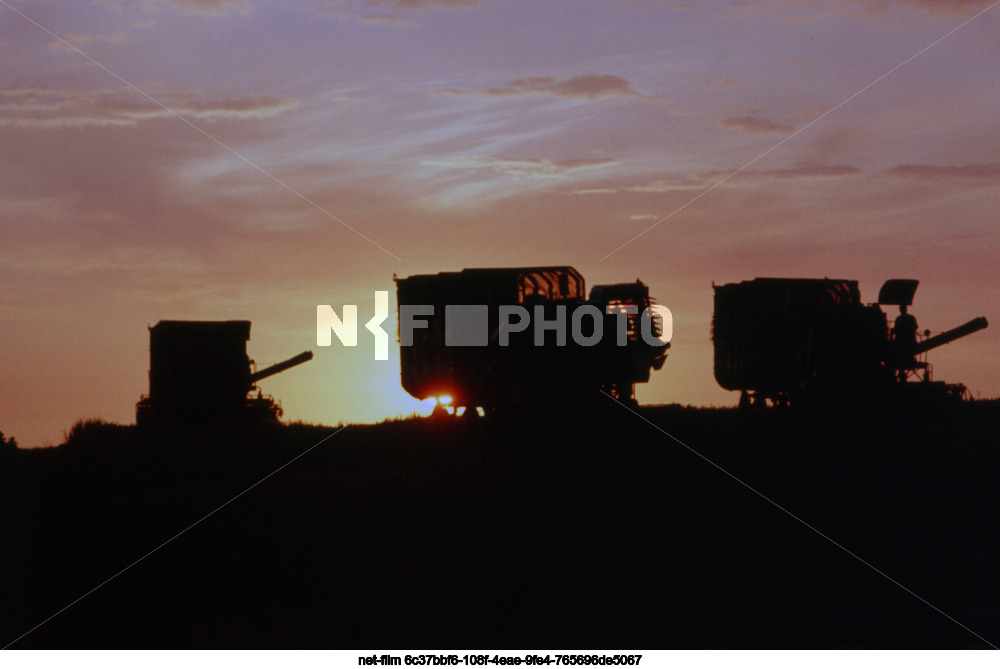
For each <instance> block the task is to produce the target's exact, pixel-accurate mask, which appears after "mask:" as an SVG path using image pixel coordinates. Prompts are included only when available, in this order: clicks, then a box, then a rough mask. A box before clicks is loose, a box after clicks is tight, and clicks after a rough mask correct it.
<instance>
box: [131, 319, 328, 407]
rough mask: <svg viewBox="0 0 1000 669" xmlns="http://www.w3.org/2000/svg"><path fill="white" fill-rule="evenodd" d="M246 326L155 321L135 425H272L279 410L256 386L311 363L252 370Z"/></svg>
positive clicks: (293, 361) (302, 358)
mask: <svg viewBox="0 0 1000 669" xmlns="http://www.w3.org/2000/svg"><path fill="white" fill-rule="evenodd" d="M249 339H250V321H160V322H159V323H157V324H156V325H154V326H152V327H150V328H149V395H144V396H143V397H142V398H141V399H140V400H139V402H138V404H137V405H136V422H137V423H138V424H140V425H146V424H151V423H207V422H213V421H227V420H229V421H231V420H242V421H245V420H261V421H275V420H277V419H278V418H280V416H281V405H280V404H278V403H277V402H275V401H274V400H273V399H272V398H271V397H269V396H266V395H264V394H263V393H262V392H261V391H260V390H259V389H258V388H257V387H256V383H257V382H258V381H260V380H262V379H265V378H267V377H269V376H273V375H274V374H277V373H279V372H283V371H285V370H286V369H289V368H290V367H294V366H296V365H299V364H302V363H303V362H306V361H308V360H311V359H312V352H310V351H305V352H303V353H300V354H299V355H297V356H295V357H293V358H290V359H288V360H286V361H284V362H280V363H278V364H276V365H272V366H270V367H267V368H265V369H262V370H259V371H255V367H256V365H255V363H254V362H253V361H252V360H251V359H250V358H249V356H248V355H247V351H246V343H247V341H249Z"/></svg>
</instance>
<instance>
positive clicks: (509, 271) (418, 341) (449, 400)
mask: <svg viewBox="0 0 1000 669" xmlns="http://www.w3.org/2000/svg"><path fill="white" fill-rule="evenodd" d="M394 279H395V281H396V290H397V298H398V304H399V323H400V331H399V334H400V367H401V376H402V385H403V388H404V389H405V390H406V391H407V392H408V393H410V394H411V395H412V396H414V397H416V398H417V399H419V400H424V399H428V398H435V399H437V400H438V405H437V406H436V407H435V411H436V412H437V413H439V414H440V413H442V412H443V411H445V409H444V408H443V406H444V405H450V406H451V407H452V409H451V410H452V411H454V413H455V414H456V415H459V414H463V410H464V415H466V416H469V417H475V416H479V415H486V414H491V413H494V412H496V411H501V412H502V411H519V410H523V409H532V410H537V409H553V410H557V409H561V408H567V407H572V406H574V405H579V404H580V403H582V402H587V401H588V400H589V401H593V398H595V397H599V395H598V393H599V392H601V391H604V392H605V393H607V394H608V395H610V396H612V397H614V398H616V399H618V400H621V401H624V402H631V403H634V390H635V384H636V383H644V382H646V381H648V380H649V376H650V373H651V370H653V369H660V368H661V367H662V366H663V363H664V360H665V359H666V355H667V354H666V350H667V348H669V346H670V344H669V343H667V342H666V341H664V340H666V339H669V337H666V336H663V323H662V320H661V319H660V318H659V317H657V316H654V315H652V311H647V310H649V309H650V307H651V306H652V304H653V302H652V300H651V298H650V296H649V288H648V287H647V286H646V284H644V283H642V282H641V281H638V280H637V281H636V282H635V283H622V284H612V285H602V286H594V287H593V289H592V290H591V291H590V296H589V299H588V298H587V295H586V291H585V285H584V279H583V276H581V275H580V273H579V272H578V271H576V270H575V269H573V268H572V267H522V268H502V269H465V270H462V271H461V272H441V273H440V274H424V275H418V276H411V277H408V278H405V279H400V278H396V277H394ZM412 305H423V306H422V308H417V309H416V310H415V311H414V312H413V313H407V309H409V308H411V307H412ZM456 307H458V308H457V309H456ZM581 307H583V308H584V310H583V311H581V312H580V313H579V314H577V310H578V309H580V308H581ZM421 309H422V312H421ZM511 309H514V310H518V309H519V310H520V312H521V314H522V315H523V314H529V315H530V320H531V322H530V324H529V323H527V322H523V321H521V322H518V323H517V324H515V325H514V326H508V325H507V324H509V323H511V320H509V319H508V318H507V317H506V316H505V315H504V314H506V313H508V312H509V311H510V310H511ZM504 310H507V311H504ZM584 311H585V312H587V317H581V316H583V312H584ZM418 312H420V313H418ZM626 312H629V313H626ZM414 313H415V314H416V315H413V314H414ZM560 313H562V314H563V316H562V318H563V321H562V324H563V326H564V328H563V332H562V333H560V332H558V331H557V330H558V329H559V328H556V327H551V328H549V327H547V326H546V325H545V324H552V323H555V322H558V320H559V318H560V316H559V314H560ZM501 319H503V320H501ZM598 321H600V323H598ZM644 321H647V322H645V324H644ZM644 325H645V327H646V328H647V335H648V336H647V337H645V338H644V337H643V336H642V329H641V328H642V327H643V326H644ZM574 327H578V329H579V333H581V334H583V335H585V336H586V337H588V338H589V339H588V340H587V341H586V342H585V341H583V339H581V337H577V336H573V334H572V332H570V331H571V330H573V329H574ZM598 327H599V328H601V331H602V333H603V336H600V337H597V336H594V334H595V331H596V329H597V328H598ZM540 329H541V330H542V331H541V333H540V334H539V330H540ZM537 337H540V339H539V338H537ZM656 337H658V338H659V339H655V340H653V342H652V343H650V342H649V341H647V340H649V339H652V338H656Z"/></svg>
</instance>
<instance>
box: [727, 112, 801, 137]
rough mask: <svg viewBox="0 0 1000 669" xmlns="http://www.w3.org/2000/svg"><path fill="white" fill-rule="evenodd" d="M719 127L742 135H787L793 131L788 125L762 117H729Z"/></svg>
mask: <svg viewBox="0 0 1000 669" xmlns="http://www.w3.org/2000/svg"><path fill="white" fill-rule="evenodd" d="M721 125H722V127H723V128H728V129H732V130H738V131H739V132H740V133H741V134H743V135H769V134H774V133H779V134H787V133H790V132H794V131H795V128H793V127H792V126H790V125H783V124H780V123H775V122H774V121H772V120H770V119H768V118H765V117H763V116H750V115H746V116H730V117H729V118H726V119H724V120H723V121H722V123H721Z"/></svg>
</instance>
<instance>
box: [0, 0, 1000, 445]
mask: <svg viewBox="0 0 1000 669" xmlns="http://www.w3.org/2000/svg"><path fill="white" fill-rule="evenodd" d="M984 10H986V11H984ZM970 19H971V20H970ZM956 29H957V30H956ZM951 31H954V32H951ZM949 33H950V34H949ZM998 36H1000V7H997V8H992V7H991V2H989V1H980V0H960V1H933V2H932V1H931V0H764V1H763V2H757V3H744V2H735V1H721V0H720V1H707V2H698V3H686V2H665V1H664V2H660V1H653V0H649V1H642V0H634V1H627V0H618V1H614V0H574V1H573V2H570V1H569V0H547V1H546V2H531V1H529V0H492V1H490V0H342V1H337V0H326V1H324V0H293V1H292V2H284V3H263V2H258V1H256V0H141V1H139V2H124V1H123V0H94V1H93V2H89V3H67V2H62V1H57V0H24V1H19V0H0V285H2V286H3V288H2V290H0V342H2V346H0V430H2V431H3V432H4V433H5V434H6V435H8V436H11V435H13V436H14V437H16V438H17V440H18V442H19V443H20V444H21V445H22V446H43V445H50V444H58V443H60V442H61V441H62V438H63V434H64V431H65V430H67V429H68V428H69V427H70V426H71V425H72V424H73V423H74V422H75V421H77V420H79V419H82V418H90V417H102V418H104V419H107V420H112V421H117V422H125V423H129V422H133V421H134V416H135V403H136V401H137V400H138V399H139V397H140V395H141V394H143V393H145V392H147V390H148V383H147V370H148V367H149V360H148V332H147V329H146V328H147V325H152V324H155V323H156V322H157V321H159V320H164V319H206V320H226V319H244V320H251V321H252V322H253V329H252V332H251V340H250V342H249V344H248V351H249V353H250V356H251V357H252V358H254V359H255V360H256V361H258V362H259V363H261V364H262V365H263V364H266V363H271V362H277V361H280V360H283V359H285V358H288V357H290V356H292V355H294V354H296V353H298V352H300V351H303V350H306V349H309V350H313V351H314V352H315V354H316V355H315V359H314V360H313V361H311V362H309V363H308V364H306V365H303V366H301V367H297V368H295V369H294V370H290V371H288V372H286V373H283V374H280V375H278V376H275V377H272V378H270V379H267V380H266V381H263V382H261V387H262V388H263V389H264V391H265V392H267V393H271V394H273V395H275V396H276V397H277V398H280V399H281V401H282V403H283V405H284V409H285V418H286V419H289V420H296V419H301V420H304V421H308V422H319V423H328V424H336V423H338V422H341V421H343V422H350V421H354V420H361V421H363V422H374V421H377V420H380V419H382V418H385V417H386V416H395V415H407V414H410V413H412V412H413V411H417V410H423V411H426V408H425V407H424V405H422V404H421V403H419V402H417V401H416V400H414V399H412V398H410V397H409V396H407V395H406V393H405V392H403V391H402V390H401V388H400V385H399V356H398V350H395V351H394V350H392V349H390V359H389V360H388V361H376V360H375V359H374V357H375V346H374V342H373V339H372V338H371V337H370V336H367V333H365V332H362V333H361V335H360V337H359V343H360V345H359V346H358V347H357V348H345V347H342V346H337V345H334V346H332V347H330V348H320V347H317V346H316V330H315V314H316V311H315V310H316V305H317V304H330V305H333V306H334V307H335V308H337V309H338V310H339V309H340V306H341V305H344V304H357V305H358V307H359V318H360V319H361V320H362V322H364V321H366V320H367V319H368V318H369V317H370V316H371V315H372V313H373V311H374V292H375V291H380V290H386V291H389V292H390V311H392V310H394V309H395V287H394V284H393V280H392V277H393V274H397V275H399V276H400V277H405V276H410V275H413V274H423V273H433V272H439V271H453V270H459V269H462V268H465V267H500V266H530V265H572V266H574V267H576V268H577V269H578V270H580V272H581V273H582V274H583V275H584V277H586V279H587V281H588V284H589V285H593V284H595V283H615V282H624V281H633V280H635V279H636V278H641V279H642V280H643V281H645V282H646V283H647V284H649V285H650V287H651V293H652V294H653V295H654V296H655V297H656V298H657V299H658V301H659V302H660V303H661V304H664V305H666V306H668V307H669V308H670V309H671V310H672V312H673V316H674V340H673V347H672V348H671V350H670V355H669V357H668V359H667V361H666V364H665V366H664V368H663V370H662V371H660V372H656V373H654V375H653V380H652V382H651V383H649V384H647V385H645V386H643V387H640V388H639V390H638V398H639V400H640V401H641V402H643V403H666V402H680V403H684V404H702V405H708V404H715V405H734V404H735V403H736V400H737V399H738V398H737V396H736V394H735V393H730V392H727V391H724V390H722V389H721V388H720V387H719V386H718V384H717V383H716V382H715V379H714V377H713V372H712V345H711V339H710V322H711V317H712V283H713V282H715V283H727V282H732V281H740V280H744V279H752V278H754V277H757V276H795V277H823V276H827V277H831V278H845V279H857V280H859V281H860V284H861V290H862V297H863V298H864V299H865V301H874V300H875V299H876V296H877V291H878V289H879V287H880V286H881V284H882V282H883V281H884V280H885V279H888V278H897V277H898V278H916V279H920V281H921V284H920V289H919V290H918V291H917V294H916V299H915V301H914V307H913V308H912V310H911V312H912V313H913V314H914V315H915V316H916V317H917V319H918V321H919V324H920V328H921V329H924V328H929V329H931V330H933V331H940V330H944V329H947V328H950V327H953V326H955V325H958V324H960V323H963V322H965V321H967V320H969V319H970V318H972V317H975V316H986V317H987V318H988V319H989V320H990V321H992V323H993V326H992V327H991V328H990V329H987V330H986V331H985V332H980V333H976V334H974V335H972V336H970V337H969V338H967V339H964V340H962V341H960V342H955V343H953V344H950V345H948V346H946V347H944V348H942V349H940V350H937V351H935V352H934V353H932V355H931V357H930V360H931V362H932V363H933V364H934V368H935V376H936V378H939V379H943V380H946V381H951V382H963V383H965V384H966V385H968V386H969V389H970V390H971V391H972V392H973V394H974V395H976V394H978V395H981V396H984V397H986V396H998V395H1000V345H998V344H1000V317H998V314H997V305H998V304H1000V281H998V276H997V272H998V268H1000V225H998V221H997V204H998V202H1000V126H998V124H997V118H1000V95H998V92H1000V68H998V67H997V63H998V62H1000V39H998ZM942 37H943V39H941V38H942ZM939 39H940V41H937V40H939ZM936 41H937V42H936ZM928 47H929V48H928ZM924 49H926V50H925V51H923V52H922V50H924ZM921 52H922V53H921ZM911 58H912V60H910V59H911ZM907 61H908V62H907ZM904 63H905V64H904ZM901 64H902V67H899V68H898V69H895V70H894V68H897V66H900V65H901ZM887 74H888V76H884V75H887ZM883 76H884V78H882V77H883ZM880 78H881V79H880ZM873 82H875V83H873ZM869 84H872V85H871V86H870V87H868V88H867V89H866V88H865V87H867V86H869ZM863 89H864V90H863ZM855 94H857V95H855ZM852 96H853V97H852ZM783 140H787V141H784V142H783ZM699 196H700V197H699ZM695 198H697V199H696V200H695ZM692 200H694V201H692ZM680 207H683V209H680V210H679V211H677V210H678V208H680ZM668 215H669V218H666V220H662V219H664V217H667V216H668ZM651 226H653V227H651ZM637 235H641V236H639V237H637ZM630 240H631V241H630ZM588 287H589V286H588ZM889 313H890V314H894V311H892V310H891V309H890V311H889ZM386 329H387V330H389V331H390V332H393V333H394V331H395V315H394V314H393V316H392V317H391V318H390V320H389V321H387V323H386ZM392 340H393V341H394V337H393V338H392Z"/></svg>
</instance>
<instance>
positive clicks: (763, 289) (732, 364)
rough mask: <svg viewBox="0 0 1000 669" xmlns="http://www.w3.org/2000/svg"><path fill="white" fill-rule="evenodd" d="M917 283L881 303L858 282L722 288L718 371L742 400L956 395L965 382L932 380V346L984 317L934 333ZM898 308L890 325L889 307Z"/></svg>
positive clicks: (896, 286) (782, 402)
mask: <svg viewBox="0 0 1000 669" xmlns="http://www.w3.org/2000/svg"><path fill="white" fill-rule="evenodd" d="M917 284H918V282H917V281H916V280H913V279H890V280H889V281H886V282H885V284H884V285H883V286H882V289H881V290H880V291H879V299H878V302H876V303H875V304H864V303H862V302H861V294H860V291H859V290H858V282H857V281H847V280H842V279H770V278H765V279H761V278H758V279H754V280H753V281H743V282H741V283H730V284H725V285H721V286H714V288H715V314H714V317H713V321H712V341H713V343H714V345H715V378H716V380H717V381H718V382H719V385H721V386H722V387H723V388H725V389H727V390H739V391H740V393H741V395H740V405H741V406H765V405H766V404H771V405H776V406H786V405H805V404H811V403H829V402H837V403H841V404H843V403H850V404H855V405H873V406H879V405H889V404H893V405H897V406H899V405H901V406H916V405H919V404H926V403H928V402H948V401H957V400H961V399H963V398H964V397H965V395H966V394H967V393H966V388H965V386H964V385H962V384H959V383H944V382H941V381H933V380H932V378H931V371H932V370H931V367H930V365H929V364H928V362H927V359H926V353H927V352H928V351H930V350H932V349H935V348H937V347H939V346H942V345H944V344H947V343H949V342H952V341H955V340H956V339H959V338H961V337H965V336H967V335H970V334H972V333H974V332H977V331H979V330H982V329H984V328H985V327H986V326H987V325H988V323H987V321H986V319H985V318H982V317H980V318H975V319H973V320H971V321H969V322H967V323H965V324H963V325H960V326H958V327H956V328H953V329H951V330H948V331H946V332H942V333H940V334H937V335H935V336H929V332H928V331H925V332H924V333H923V335H921V334H920V332H919V330H918V327H917V322H916V319H914V317H913V316H912V315H910V314H909V313H908V312H907V307H909V306H910V305H911V304H912V302H913V295H914V293H915V292H916V290H917ZM885 305H893V306H898V307H899V314H898V315H897V316H896V317H895V319H894V321H893V324H892V327H890V326H889V318H888V316H887V315H886V313H885V312H884V311H883V310H882V306H885Z"/></svg>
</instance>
